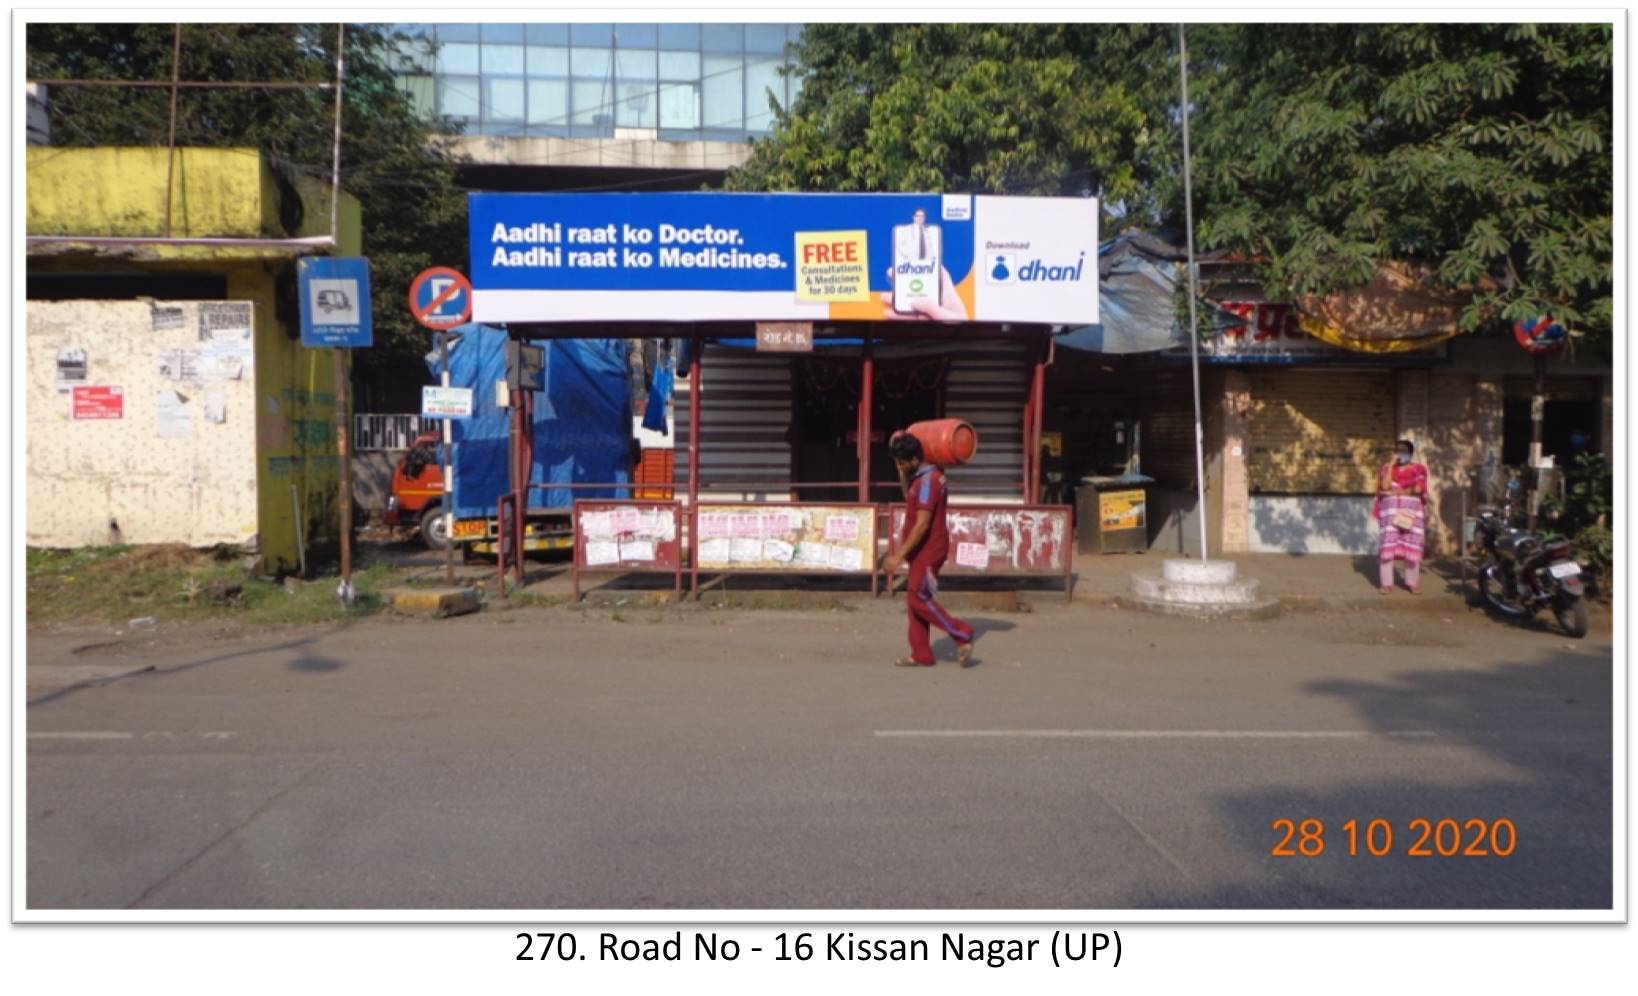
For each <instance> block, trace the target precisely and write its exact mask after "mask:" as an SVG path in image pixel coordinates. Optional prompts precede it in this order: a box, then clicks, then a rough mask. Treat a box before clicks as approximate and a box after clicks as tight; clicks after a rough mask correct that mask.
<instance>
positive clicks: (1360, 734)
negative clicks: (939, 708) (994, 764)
mask: <svg viewBox="0 0 1638 996" xmlns="http://www.w3.org/2000/svg"><path fill="white" fill-rule="evenodd" d="M874 735H875V736H878V737H944V738H955V737H975V738H990V739H1000V738H1006V737H1021V738H1034V739H1046V740H1050V739H1059V740H1064V739H1070V740H1377V739H1384V738H1386V739H1396V740H1417V739H1431V738H1433V737H1437V736H1438V735H1439V734H1438V733H1437V732H1435V731H1433V730H876V731H875V733H874Z"/></svg>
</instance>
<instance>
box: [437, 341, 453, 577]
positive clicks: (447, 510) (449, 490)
mask: <svg viewBox="0 0 1638 996" xmlns="http://www.w3.org/2000/svg"><path fill="white" fill-rule="evenodd" d="M438 362H439V364H440V367H441V372H440V375H439V379H440V381H441V382H442V383H443V386H444V387H445V388H446V391H447V388H448V387H449V333H448V332H439V333H438ZM452 421H453V420H451V419H448V418H446V419H444V420H443V423H444V452H443V458H444V470H443V473H442V474H441V475H440V476H441V477H442V479H443V486H444V495H443V512H444V583H445V584H451V585H452V584H454V583H455V503H454V495H455V482H454V476H453V475H454V473H455V471H454V467H453V466H452V464H453V462H454V461H453V460H452V459H451V457H452V456H453V454H452V453H451V452H450V447H452V446H453V445H454V438H453V434H452V432H451V425H450V424H451V422H452Z"/></svg>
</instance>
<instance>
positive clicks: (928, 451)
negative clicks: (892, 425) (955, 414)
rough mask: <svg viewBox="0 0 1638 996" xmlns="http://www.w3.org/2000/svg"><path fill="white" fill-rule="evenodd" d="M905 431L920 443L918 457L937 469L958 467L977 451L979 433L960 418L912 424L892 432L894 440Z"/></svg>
mask: <svg viewBox="0 0 1638 996" xmlns="http://www.w3.org/2000/svg"><path fill="white" fill-rule="evenodd" d="M906 432H908V433H909V434H910V435H912V436H915V437H916V439H918V440H920V442H921V454H922V456H923V457H924V458H926V460H927V462H928V463H933V464H937V465H938V466H940V467H959V466H961V465H962V464H964V463H967V462H968V461H969V460H971V459H972V458H973V456H974V454H976V453H977V452H978V432H977V431H976V430H974V429H973V427H972V426H971V425H970V424H969V423H967V422H966V421H964V420H962V419H959V418H939V419H932V420H929V421H926V422H914V423H911V425H910V427H909V428H908V429H901V430H900V431H899V432H895V433H893V438H894V439H897V438H898V437H899V436H900V435H902V434H903V433H906Z"/></svg>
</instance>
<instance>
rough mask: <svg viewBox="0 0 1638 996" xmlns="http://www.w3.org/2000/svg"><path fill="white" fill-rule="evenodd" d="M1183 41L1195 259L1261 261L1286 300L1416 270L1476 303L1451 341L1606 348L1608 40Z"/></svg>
mask: <svg viewBox="0 0 1638 996" xmlns="http://www.w3.org/2000/svg"><path fill="white" fill-rule="evenodd" d="M1197 35H1198V36H1197ZM1189 41H1190V52H1189V55H1190V88H1191V93H1190V97H1191V100H1192V101H1193V103H1194V108H1193V115H1192V117H1191V122H1190V127H1191V132H1192V135H1191V137H1192V139H1193V150H1194V183H1195V187H1194V189H1195V197H1196V203H1195V217H1196V219H1197V220H1198V231H1197V237H1198V241H1199V242H1200V244H1201V245H1202V246H1205V247H1208V248H1216V249H1227V250H1237V251H1240V252H1243V253H1245V254H1247V255H1248V256H1250V257H1251V258H1253V259H1255V260H1257V261H1259V265H1260V271H1261V276H1262V277H1263V278H1264V280H1265V283H1266V285H1267V286H1268V288H1269V289H1270V290H1271V291H1272V292H1273V293H1275V294H1277V295H1281V296H1291V295H1293V294H1297V293H1326V292H1329V291H1332V290H1335V289H1338V288H1341V287H1347V286H1353V285H1358V284H1362V283H1365V282H1366V281H1368V280H1369V279H1370V277H1371V276H1372V275H1373V274H1374V273H1375V271H1376V269H1377V266H1378V265H1379V264H1380V263H1383V262H1385V261H1389V260H1401V261H1406V262H1411V263H1419V264H1426V265H1427V266H1429V267H1433V268H1436V269H1437V273H1438V279H1439V281H1440V283H1441V284H1442V285H1444V286H1445V287H1449V288H1459V287H1464V286H1479V287H1480V288H1481V289H1480V290H1479V291H1478V292H1477V293H1476V294H1475V296H1474V297H1473V300H1472V303H1471V305H1470V306H1469V307H1468V308H1467V309H1466V310H1465V312H1464V314H1463V318H1462V324H1463V327H1464V328H1465V329H1468V330H1472V329H1477V328H1480V327H1483V326H1486V325H1489V324H1492V323H1495V322H1497V321H1501V320H1506V321H1512V320H1516V319H1518V318H1523V317H1527V316H1532V315H1540V314H1546V313H1551V314H1553V315H1555V316H1557V317H1559V318H1560V319H1562V320H1565V321H1566V322H1568V323H1574V326H1575V327H1577V328H1578V329H1580V330H1582V331H1585V332H1588V333H1590V334H1591V335H1592V337H1593V338H1595V339H1598V340H1602V341H1605V342H1607V336H1608V334H1609V331H1610V326H1611V322H1612V316H1613V310H1612V300H1611V287H1612V284H1611V279H1612V272H1611V265H1612V259H1611V244H1612V234H1613V233H1612V220H1613V219H1612V208H1613V189H1614V186H1613V181H1614V171H1613V165H1612V160H1611V136H1612V131H1611V128H1612V113H1613V104H1612V100H1613V77H1612V54H1613V44H1614V42H1613V38H1612V35H1611V30H1610V28H1609V26H1608V25H1596V24H1555V25H1531V24H1514V25H1475V24H1350V25H1312V24H1278V25H1240V26H1236V27H1235V28H1234V29H1232V30H1223V29H1221V28H1219V29H1216V30H1213V31H1209V32H1208V31H1201V32H1198V33H1197V32H1196V31H1195V30H1194V29H1192V28H1191V29H1190V32H1189Z"/></svg>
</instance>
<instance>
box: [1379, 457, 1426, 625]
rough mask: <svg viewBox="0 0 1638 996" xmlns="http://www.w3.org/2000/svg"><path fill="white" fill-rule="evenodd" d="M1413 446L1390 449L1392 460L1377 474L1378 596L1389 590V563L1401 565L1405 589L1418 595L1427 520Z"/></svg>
mask: <svg viewBox="0 0 1638 996" xmlns="http://www.w3.org/2000/svg"><path fill="white" fill-rule="evenodd" d="M1415 453H1416V447H1415V446H1414V445H1412V444H1411V441H1410V440H1408V439H1401V440H1400V441H1399V442H1398V443H1397V444H1395V446H1394V460H1393V462H1392V463H1387V464H1383V466H1382V472H1381V473H1380V474H1379V475H1377V482H1376V506H1375V509H1374V514H1375V516H1376V521H1377V525H1378V526H1380V527H1381V546H1380V547H1379V548H1378V551H1377V559H1378V561H1379V565H1380V566H1379V574H1380V584H1381V588H1382V594H1384V595H1386V594H1388V593H1389V592H1390V591H1393V563H1394V561H1395V560H1403V561H1404V562H1405V587H1406V588H1409V589H1410V593H1411V594H1412V595H1416V594H1420V591H1421V583H1422V538H1423V527H1424V525H1425V523H1426V521H1427V503H1428V469H1427V467H1425V466H1423V465H1422V464H1419V463H1414V462H1413V461H1412V456H1413V455H1414V454H1415Z"/></svg>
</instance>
